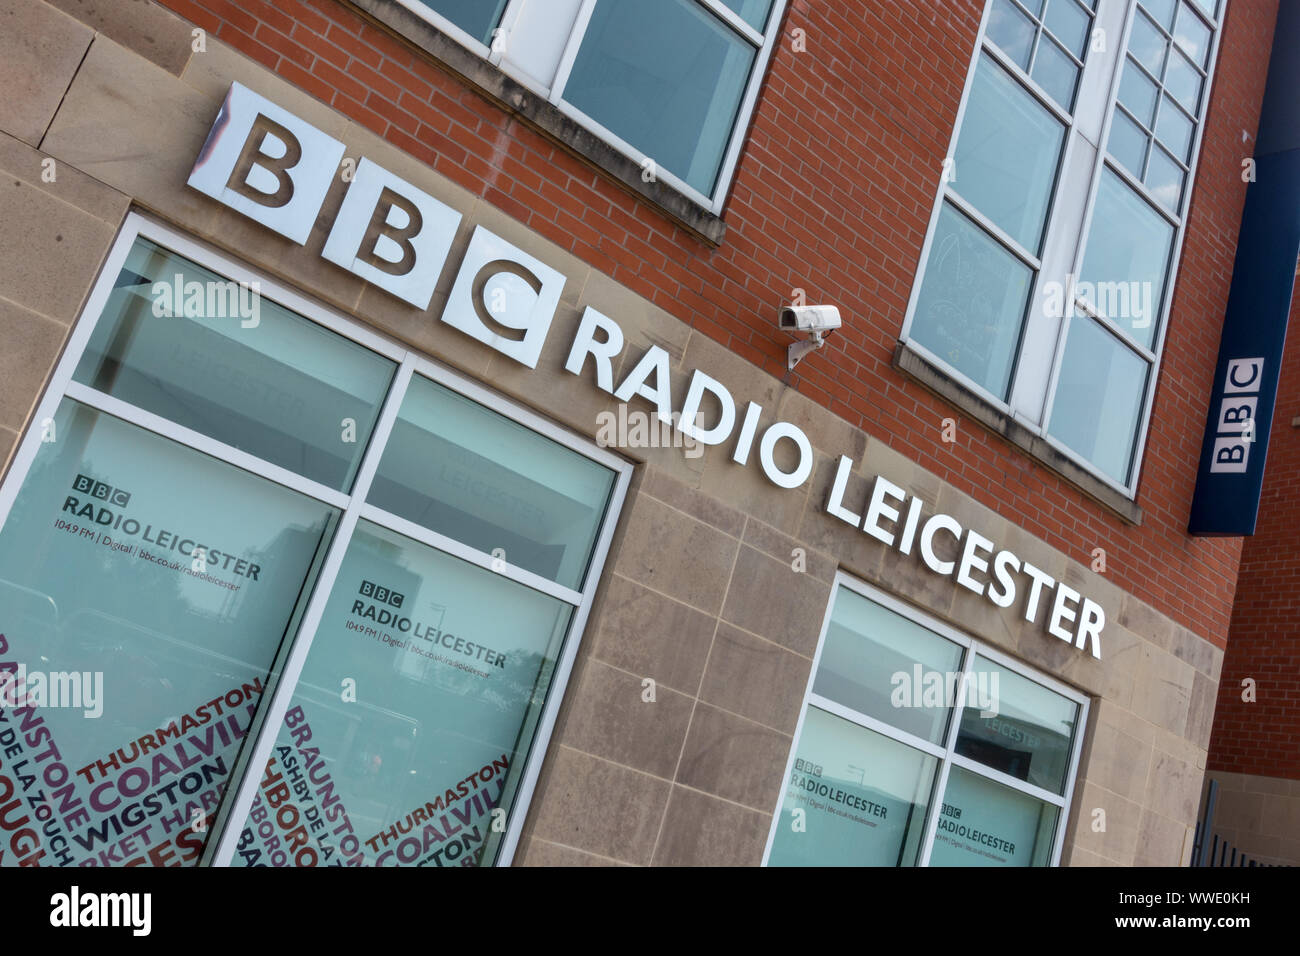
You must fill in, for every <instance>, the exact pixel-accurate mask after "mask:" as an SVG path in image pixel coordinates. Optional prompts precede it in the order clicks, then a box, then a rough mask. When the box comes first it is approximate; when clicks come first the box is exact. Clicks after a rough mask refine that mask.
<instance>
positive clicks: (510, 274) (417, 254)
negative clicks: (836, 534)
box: [189, 83, 1106, 658]
mask: <svg viewBox="0 0 1300 956" xmlns="http://www.w3.org/2000/svg"><path fill="white" fill-rule="evenodd" d="M344 151H345V147H344V145H343V144H342V143H341V142H339V141H338V140H336V139H334V138H332V137H330V136H328V135H326V134H325V133H323V132H321V131H320V130H318V129H316V128H315V127H314V126H312V125H311V124H309V123H307V122H304V121H303V120H302V119H300V118H298V117H297V116H295V115H293V114H292V113H289V112H288V111H287V110H284V109H281V108H280V107H278V106H276V105H275V104H274V103H271V102H270V101H268V100H266V99H265V98H264V97H262V96H259V95H258V94H256V93H254V92H252V91H251V90H249V89H247V88H246V87H244V86H242V85H241V84H239V83H234V84H232V85H231V87H230V92H229V93H228V94H227V96H226V100H225V103H224V104H223V105H222V108H221V112H220V114H219V115H218V116H217V119H216V122H215V123H214V124H213V126H212V130H211V132H210V133H209V135H208V139H207V142H206V143H204V146H203V149H202V151H201V152H200V154H199V157H198V160H197V161H196V162H195V165H194V169H193V171H192V172H191V174H190V178H189V184H190V185H191V186H192V187H194V188H195V189H197V190H199V191H200V192H203V193H205V194H206V195H208V196H211V197H212V198H214V199H216V200H218V201H220V202H222V203H224V204H226V205H227V206H229V207H231V208H232V209H235V210H237V211H239V212H241V213H243V214H244V215H246V216H248V217H249V218H251V219H254V220H256V221H257V222H259V223H261V224H262V225H264V226H266V227H267V228H269V229H272V230H274V231H276V232H278V233H280V234H281V235H283V236H286V237H288V238H289V239H291V240H293V241H294V242H296V243H298V244H299V245H302V244H305V243H306V241H307V237H308V236H309V235H310V234H311V230H312V227H313V226H314V225H315V223H316V219H317V216H318V214H319V212H320V209H321V206H322V205H323V204H324V201H325V197H326V194H327V193H328V192H329V190H330V188H331V187H332V186H333V185H334V182H335V176H336V173H337V170H338V168H339V165H340V163H341V161H342V159H343V156H344ZM460 222H461V215H460V213H458V212H457V211H456V210H454V209H451V208H450V207H448V206H447V205H445V204H444V203H442V202H440V201H439V200H437V199H435V198H434V197H433V196H430V195H429V194H428V193H426V192H424V191H423V190H421V189H419V188H418V187H416V186H413V185H412V184H411V183H409V182H406V181H405V180H403V179H401V178H399V177H397V176H395V175H394V174H393V173H391V172H389V171H388V170H386V169H384V168H383V167H382V166H380V165H378V164H377V163H374V162H372V161H370V160H368V159H362V160H361V161H360V162H359V163H358V164H357V166H356V172H355V175H354V176H353V178H352V181H351V182H350V183H349V184H348V185H347V192H346V193H345V195H344V197H343V203H342V206H341V207H340V209H339V212H338V215H337V216H336V217H335V219H334V222H333V223H332V224H331V226H330V231H329V235H328V236H327V237H326V240H325V247H324V250H323V252H322V254H323V255H324V257H325V258H326V259H328V260H329V261H330V262H333V263H335V264H337V265H339V266H340V267H342V268H344V269H347V270H349V271H350V272H353V273H355V274H356V275H358V276H360V277H361V278H362V279H364V280H366V281H367V282H370V283H373V284H374V285H377V286H379V287H380V288H381V289H384V290H385V291H387V292H389V293H391V294H392V295H394V296H396V297H398V298H399V299H402V300H403V301H405V302H409V303H410V304H411V305H413V306H415V307H416V308H418V309H427V308H428V307H429V303H430V302H431V301H432V298H433V291H434V287H435V285H436V283H437V281H438V276H439V274H440V272H441V271H442V268H443V265H444V264H445V262H446V260H447V258H448V256H449V255H450V252H451V247H452V244H453V242H454V240H455V236H456V230H457V229H458V227H459V226H460ZM565 281H566V280H565V277H564V276H563V275H562V274H561V273H559V272H557V271H556V270H554V269H552V268H550V267H549V266H547V265H546V264H545V263H543V262H541V261H539V260H538V259H536V258H535V257H533V256H531V255H529V254H528V253H526V252H524V251H522V250H520V249H518V248H516V247H515V246H514V245H512V244H511V243H509V242H506V241H505V240H504V239H501V238H500V237H499V236H496V235H494V234H493V233H491V232H490V231H489V230H487V229H485V228H483V227H482V226H479V227H477V228H476V229H475V230H474V233H473V235H472V236H471V237H470V242H469V247H468V249H467V250H466V252H465V257H464V259H463V260H462V261H461V265H460V268H459V270H458V272H457V275H456V279H455V281H454V283H453V285H452V289H451V292H450V294H449V295H448V298H447V303H446V306H445V307H444V308H443V311H442V316H441V321H442V322H444V323H445V324H447V325H449V326H451V327H453V328H455V329H457V330H459V331H461V332H463V333H465V334H466V335H469V336H472V337H473V338H475V339H477V340H478V341H480V342H483V343H484V344H486V345H488V346H490V347H492V348H494V349H496V350H497V351H499V352H501V353H502V354H504V355H507V356H509V357H510V358H511V359H513V360H515V361H516V362H519V363H521V364H523V365H526V366H527V367H529V368H536V367H537V362H538V359H539V358H540V356H541V353H542V346H543V345H544V344H545V342H546V337H547V333H548V332H549V331H550V327H551V323H552V320H553V319H554V317H555V311H556V308H557V307H558V305H559V302H560V295H561V293H562V292H563V289H564V285H565ZM623 345H624V338H623V331H622V328H621V327H620V326H619V324H618V323H617V322H616V321H615V320H614V319H612V318H610V317H609V316H607V315H604V314H603V313H601V312H598V311H597V310H595V309H592V308H587V309H586V310H585V311H584V312H583V314H582V318H581V321H580V323H579V326H578V330H577V332H576V333H575V334H574V338H573V342H572V344H571V346H570V349H569V352H568V357H567V359H566V361H565V363H564V368H565V370H566V371H567V372H569V373H571V374H573V375H581V374H582V373H583V369H584V368H585V366H586V364H587V361H588V359H590V360H591V361H592V364H593V366H594V369H595V378H596V386H597V387H598V388H600V389H601V390H603V391H605V392H608V393H610V394H612V395H613V396H614V397H615V398H616V399H618V400H619V401H621V402H627V401H630V400H631V399H632V398H633V397H634V396H639V397H640V398H643V399H645V400H647V401H649V402H651V403H652V404H653V405H654V407H655V409H656V415H657V417H658V418H659V420H660V421H661V422H663V423H664V424H666V425H669V426H672V427H676V428H678V429H679V430H681V431H682V432H683V433H684V434H685V435H686V436H687V437H689V438H692V439H694V440H695V441H697V442H699V443H700V444H702V445H710V446H713V445H724V444H728V443H730V448H731V457H732V460H733V461H735V462H736V463H737V464H740V465H747V464H748V463H749V461H750V459H751V457H757V459H758V465H759V467H760V468H761V469H762V471H763V474H764V475H765V476H766V477H767V478H768V479H769V480H770V481H771V482H772V483H773V484H775V485H777V486H778V487H781V488H798V487H801V486H802V485H803V484H804V483H806V482H807V481H808V479H809V478H810V477H811V475H812V469H813V460H814V456H813V450H812V446H811V444H810V443H809V441H808V437H807V436H806V435H805V434H804V432H803V431H802V429H800V428H799V427H798V426H796V425H793V424H791V423H790V422H785V421H775V422H770V423H769V424H767V425H766V427H763V428H761V434H760V426H761V425H762V424H763V422H764V409H763V407H762V406H761V405H759V404H757V403H755V402H749V403H748V404H747V405H746V407H745V408H744V410H743V411H741V410H740V409H739V408H738V407H737V404H736V401H735V399H734V398H733V396H732V395H731V392H730V391H729V390H728V389H727V388H726V386H725V385H723V384H722V383H721V382H718V381H717V380H716V379H713V378H711V377H710V376H708V375H706V374H704V372H702V371H700V370H698V369H697V370H695V371H694V372H693V374H692V376H691V380H690V383H689V385H688V386H687V391H686V396H685V398H684V400H683V402H682V407H681V408H680V409H677V410H674V409H673V407H672V398H671V396H672V389H671V382H670V375H671V362H670V356H669V355H668V353H667V352H666V351H665V350H664V349H663V348H661V347H660V346H658V345H652V346H650V347H649V349H648V350H647V351H646V352H645V354H644V355H643V356H642V357H641V359H640V360H639V361H638V362H637V364H636V365H635V366H634V367H633V368H632V370H631V371H630V372H628V373H627V375H626V376H624V377H623V379H622V381H621V382H618V383H615V381H614V365H615V361H614V360H615V358H616V357H617V356H618V355H619V354H620V353H621V352H622V351H623ZM706 396H708V397H709V398H711V405H712V407H713V408H714V410H715V411H714V414H715V416H716V420H715V421H713V422H712V423H711V424H702V423H701V421H700V419H701V417H702V409H703V408H704V406H705V402H706ZM781 442H787V443H788V444H789V446H791V453H790V454H787V455H785V456H783V457H781V462H783V463H785V464H786V465H788V466H789V467H788V468H783V467H782V466H781V463H779V462H778V454H777V448H778V445H779V443H781ZM755 445H757V454H756V455H755ZM791 462H792V463H793V464H791ZM853 467H854V463H853V461H852V459H850V458H848V457H846V456H841V457H840V459H839V462H838V466H837V468H836V472H835V480H834V483H833V485H832V488H831V492H830V495H829V496H828V499H827V502H826V511H827V513H828V514H830V515H831V516H833V517H834V518H837V519H839V520H841V521H844V522H846V523H847V524H850V525H853V526H854V527H855V528H858V529H860V531H861V532H862V533H864V534H867V535H870V536H871V537H873V538H875V539H876V540H878V541H880V542H881V543H882V544H884V545H886V546H887V547H891V548H894V549H895V550H897V551H899V552H900V553H902V554H911V553H912V551H913V550H914V549H915V550H916V551H917V553H918V554H919V555H920V558H921V560H922V562H923V563H924V564H925V566H926V567H927V568H928V569H929V570H930V571H931V572H933V573H935V574H939V575H942V576H945V577H950V578H952V579H953V580H954V581H955V582H956V584H957V586H959V587H963V588H966V589H968V590H970V591H972V592H973V593H975V594H978V595H980V596H982V597H984V598H985V599H986V600H988V601H990V602H992V603H993V604H995V605H996V606H998V607H1000V608H1009V607H1011V606H1012V605H1013V604H1014V603H1015V602H1016V601H1017V599H1018V597H1022V596H1023V603H1024V608H1023V612H1022V613H1023V615H1024V618H1025V620H1027V621H1029V622H1031V623H1036V622H1038V621H1039V620H1041V621H1042V622H1043V624H1044V625H1045V627H1046V629H1047V631H1048V633H1049V634H1051V635H1052V636H1053V637H1056V638H1058V639H1060V640H1062V641H1065V642H1067V643H1070V644H1072V645H1074V646H1075V647H1077V648H1079V649H1080V650H1082V649H1084V648H1087V649H1088V650H1089V651H1090V653H1091V654H1092V656H1093V657H1095V658H1100V657H1101V632H1102V629H1103V628H1104V626H1105V623H1106V616H1105V613H1104V612H1103V610H1102V608H1101V606H1100V605H1099V604H1097V603H1096V602H1095V601H1093V600H1092V599H1090V598H1088V597H1085V596H1084V595H1082V594H1080V593H1079V592H1078V591H1076V590H1074V589H1073V588H1071V587H1070V586H1069V585H1067V584H1065V583H1064V582H1063V581H1057V580H1055V579H1054V578H1053V577H1052V576H1051V575H1049V574H1047V573H1046V572H1044V571H1041V570H1039V569H1038V568H1036V567H1034V565H1032V564H1030V563H1029V562H1028V561H1022V560H1021V559H1020V558H1019V557H1017V556H1016V555H1015V554H1014V553H1013V552H1011V551H1009V550H1007V549H1000V548H998V546H997V545H996V543H995V542H993V541H991V540H989V539H988V538H985V537H984V536H983V535H981V534H979V532H977V531H975V530H973V529H966V528H963V527H962V526H961V524H960V523H959V522H958V521H957V520H956V519H955V518H953V517H952V516H951V515H947V514H942V513H932V514H929V515H928V516H925V512H926V511H927V508H926V503H925V502H924V501H922V500H921V498H919V497H918V496H916V495H910V496H909V494H908V493H907V491H905V490H904V489H903V488H900V487H898V486H897V485H895V484H893V483H892V482H890V481H889V480H888V479H886V478H885V477H884V476H877V477H876V479H875V483H874V485H873V487H872V490H871V492H870V494H869V495H867V496H866V500H864V501H862V502H861V503H859V504H857V505H856V508H857V510H855V508H854V506H851V505H850V504H849V503H848V502H846V501H845V495H846V493H847V487H848V480H849V477H850V475H851V474H852V472H853ZM923 518H924V520H923ZM941 537H946V538H948V539H950V541H949V544H948V546H947V547H942V546H940V547H936V545H937V544H938V543H939V542H940V540H941ZM941 552H943V553H952V554H953V557H952V558H951V559H949V558H946V557H944V556H942V555H941Z"/></svg>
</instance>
